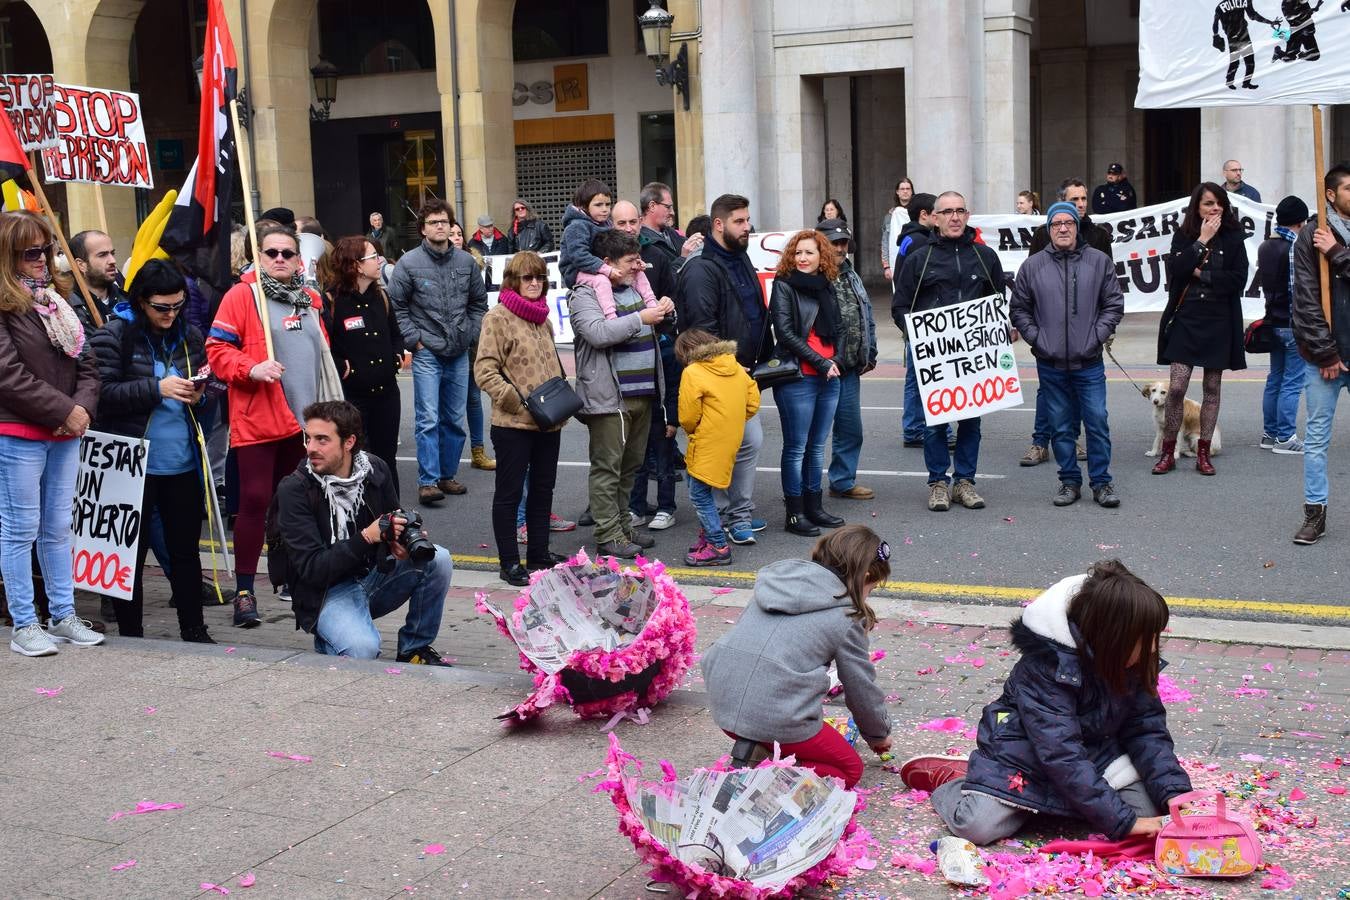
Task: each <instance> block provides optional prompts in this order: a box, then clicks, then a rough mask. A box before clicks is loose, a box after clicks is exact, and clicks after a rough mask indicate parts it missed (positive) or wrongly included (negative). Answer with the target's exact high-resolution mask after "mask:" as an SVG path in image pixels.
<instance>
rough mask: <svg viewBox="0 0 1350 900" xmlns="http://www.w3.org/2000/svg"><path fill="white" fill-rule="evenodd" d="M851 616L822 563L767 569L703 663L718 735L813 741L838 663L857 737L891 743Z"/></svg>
mask: <svg viewBox="0 0 1350 900" xmlns="http://www.w3.org/2000/svg"><path fill="white" fill-rule="evenodd" d="M852 610H853V603H852V601H850V600H849V597H848V594H847V593H846V591H845V589H844V583H843V582H842V581H840V580H839V578H838V576H836V575H835V574H834V573H833V572H832V571H830V570H829V569H827V568H825V567H824V566H822V565H819V564H818V563H814V562H810V561H808V560H804V559H785V560H780V561H779V562H776V563H772V564H770V565H768V566H765V567H764V568H762V569H760V570H759V576H758V577H757V578H756V579H755V594H754V597H753V599H752V600H751V601H750V605H749V606H747V607H746V609H745V612H744V613H742V614H741V618H740V620H739V621H738V622H737V623H736V626H735V627H734V628H732V629H731V630H730V631H728V632H727V633H726V634H724V635H722V637H721V638H719V639H718V641H717V643H715V644H713V646H712V647H711V648H710V649H709V650H708V652H707V653H706V654H705V655H704V657H703V678H704V680H705V681H706V682H707V685H708V702H709V705H710V706H711V707H712V715H713V721H714V722H716V723H717V726H718V727H719V728H722V729H723V730H725V731H729V732H731V733H732V734H735V735H737V736H739V737H743V738H749V739H750V740H754V741H763V742H771V741H778V742H779V743H783V744H795V743H797V742H799V741H806V740H810V739H811V738H813V737H815V736H816V733H817V732H819V731H820V728H821V718H822V715H823V714H822V710H821V706H822V704H823V703H824V701H825V694H826V692H827V691H828V690H829V686H830V685H829V677H828V676H827V675H826V673H825V672H826V669H827V668H829V665H830V663H831V662H833V663H835V664H836V666H837V668H838V672H839V680H840V681H841V682H843V685H844V701H845V702H846V703H847V704H848V709H849V712H851V713H852V714H853V721H854V722H855V723H856V724H857V726H858V731H859V732H860V733H861V734H862V736H863V737H864V738H865V739H867V740H868V741H878V740H881V739H882V738H884V737H886V736H887V735H888V734H890V732H891V721H890V716H888V715H887V713H886V705H885V696H884V694H883V693H882V691H881V688H879V687H877V683H876V669H875V668H873V666H872V655H871V650H870V648H869V645H868V640H867V632H866V631H865V630H864V629H863V625H862V622H860V621H859V620H857V619H854V618H850V617H849V613H850V612H852Z"/></svg>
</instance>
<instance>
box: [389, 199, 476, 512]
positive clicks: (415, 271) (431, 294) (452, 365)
mask: <svg viewBox="0 0 1350 900" xmlns="http://www.w3.org/2000/svg"><path fill="white" fill-rule="evenodd" d="M453 222H454V216H453V215H452V214H451V212H450V207H449V206H447V205H446V203H445V201H443V200H429V201H427V203H426V204H425V205H424V206H423V207H422V209H421V210H420V211H419V212H418V213H417V223H418V227H419V228H420V229H421V231H422V238H423V240H422V243H421V245H420V246H418V247H416V248H414V249H412V250H410V251H408V252H407V253H405V254H403V257H402V258H401V259H399V261H398V265H397V266H395V267H394V274H393V277H391V278H390V279H389V299H390V300H391V301H393V304H394V315H395V316H396V317H397V319H398V327H399V331H400V332H402V334H403V341H404V344H405V345H406V346H407V348H408V349H409V350H411V351H412V353H413V361H412V376H413V432H414V435H415V437H416V439H417V500H418V502H419V503H423V504H429V503H437V502H439V501H441V500H444V499H445V495H446V494H463V493H466V492H467V491H468V488H466V487H465V486H464V485H462V484H460V483H459V482H458V481H456V480H455V475H456V474H458V472H459V455H460V453H462V452H463V451H464V441H465V438H466V437H467V429H466V428H465V411H466V407H467V405H468V400H469V346H470V345H471V344H473V343H474V341H476V340H477V339H478V331H479V329H480V328H482V325H483V316H484V314H486V313H487V289H486V288H485V287H484V285H483V276H482V274H481V273H480V272H479V270H478V264H477V263H476V262H474V258H473V256H471V255H470V254H468V253H466V252H465V251H463V250H457V249H456V248H454V247H453V246H451V245H450V225H451V224H452V223H453Z"/></svg>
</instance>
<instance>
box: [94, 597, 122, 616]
mask: <svg viewBox="0 0 1350 900" xmlns="http://www.w3.org/2000/svg"><path fill="white" fill-rule="evenodd" d="M98 617H99V618H100V619H102V620H103V621H105V622H116V621H117V607H115V606H113V601H112V598H111V597H104V598H103V599H102V600H100V601H99V603H98Z"/></svg>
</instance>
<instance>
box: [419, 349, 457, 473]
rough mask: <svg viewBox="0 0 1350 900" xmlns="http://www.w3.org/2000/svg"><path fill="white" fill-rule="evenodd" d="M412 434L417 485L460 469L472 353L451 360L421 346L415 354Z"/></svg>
mask: <svg viewBox="0 0 1350 900" xmlns="http://www.w3.org/2000/svg"><path fill="white" fill-rule="evenodd" d="M412 377H413V434H414V435H415V437H416V438H417V484H418V486H419V487H426V486H427V485H434V484H435V483H436V482H437V481H438V480H439V479H441V478H454V477H455V475H456V474H457V473H458V472H459V455H460V454H461V453H463V452H464V441H465V439H466V438H467V437H468V435H467V434H466V433H465V431H464V419H465V412H466V410H465V407H466V406H467V405H468V402H469V354H467V353H461V354H460V355H459V356H456V357H454V358H452V359H446V358H444V357H440V356H437V355H436V354H434V353H432V352H431V351H430V350H427V349H422V350H418V351H417V352H415V353H414V354H413V361H412Z"/></svg>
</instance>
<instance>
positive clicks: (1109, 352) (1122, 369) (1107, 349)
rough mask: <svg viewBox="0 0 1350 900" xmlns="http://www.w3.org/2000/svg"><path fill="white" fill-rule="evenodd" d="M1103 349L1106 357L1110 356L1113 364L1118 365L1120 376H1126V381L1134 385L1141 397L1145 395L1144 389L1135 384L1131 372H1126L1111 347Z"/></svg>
mask: <svg viewBox="0 0 1350 900" xmlns="http://www.w3.org/2000/svg"><path fill="white" fill-rule="evenodd" d="M1103 349H1105V350H1106V355H1107V356H1109V357H1111V362H1113V363H1115V364H1116V368H1117V369H1119V370H1120V374H1122V375H1124V376H1125V380H1126V381H1128V382H1129V383H1130V384H1133V385H1134V389H1135V390H1136V391H1138V392H1139V393H1140V395H1141V396H1142V395H1143V393H1144V389H1143V388H1141V387H1140V386H1139V385H1138V384H1136V383H1135V380H1134V379H1133V378H1131V377H1130V373H1129V372H1126V371H1125V367H1124V366H1122V365H1121V364H1120V360H1118V359H1116V355H1115V354H1114V353H1112V352H1111V348H1110V347H1104V348H1103Z"/></svg>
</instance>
